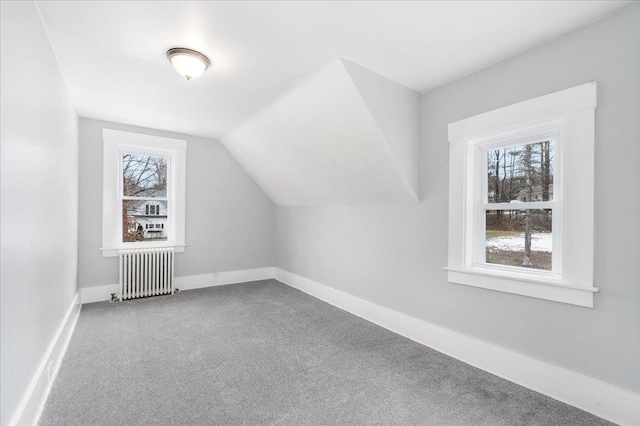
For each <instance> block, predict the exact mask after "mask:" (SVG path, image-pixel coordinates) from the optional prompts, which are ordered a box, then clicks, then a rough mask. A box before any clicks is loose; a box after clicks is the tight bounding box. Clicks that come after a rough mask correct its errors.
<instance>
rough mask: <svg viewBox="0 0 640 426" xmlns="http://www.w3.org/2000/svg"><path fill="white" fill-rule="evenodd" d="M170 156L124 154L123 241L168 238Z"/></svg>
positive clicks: (163, 239) (161, 239) (164, 239)
mask: <svg viewBox="0 0 640 426" xmlns="http://www.w3.org/2000/svg"><path fill="white" fill-rule="evenodd" d="M168 205H169V200H168V199H167V158H166V157H159V156H151V155H144V154H129V153H125V154H123V155H122V241H123V242H136V241H166V239H167V235H166V228H167V226H166V224H167V212H168V209H167V207H168Z"/></svg>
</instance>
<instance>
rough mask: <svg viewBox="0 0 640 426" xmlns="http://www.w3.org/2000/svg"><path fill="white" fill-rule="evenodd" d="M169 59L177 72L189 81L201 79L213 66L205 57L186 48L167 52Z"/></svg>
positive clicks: (175, 48)
mask: <svg viewBox="0 0 640 426" xmlns="http://www.w3.org/2000/svg"><path fill="white" fill-rule="evenodd" d="M167 58H168V59H169V61H171V65H173V68H174V69H175V70H176V72H177V73H178V74H180V75H181V76H183V77H184V78H186V79H187V80H191V79H192V78H196V77H200V76H201V75H202V73H203V72H205V70H206V69H207V68H209V66H210V65H211V61H210V60H209V58H207V57H206V56H205V55H203V54H202V53H200V52H197V51H195V50H192V49H187V48H184V47H174V48H173V49H169V50H167Z"/></svg>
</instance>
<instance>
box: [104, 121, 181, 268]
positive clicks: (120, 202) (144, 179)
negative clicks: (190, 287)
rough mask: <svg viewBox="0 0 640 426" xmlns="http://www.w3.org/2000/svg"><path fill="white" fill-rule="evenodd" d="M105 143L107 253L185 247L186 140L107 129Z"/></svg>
mask: <svg viewBox="0 0 640 426" xmlns="http://www.w3.org/2000/svg"><path fill="white" fill-rule="evenodd" d="M103 143H104V161H103V220H102V240H103V243H102V252H103V256H115V255H117V250H118V249H124V248H139V247H166V246H171V247H174V248H175V250H176V251H177V252H180V251H184V247H185V231H184V228H185V176H186V173H185V172H186V149H187V143H186V141H184V140H178V139H170V138H164V137H157V136H150V135H144V134H138V133H131V132H122V131H116V130H111V129H104V131H103Z"/></svg>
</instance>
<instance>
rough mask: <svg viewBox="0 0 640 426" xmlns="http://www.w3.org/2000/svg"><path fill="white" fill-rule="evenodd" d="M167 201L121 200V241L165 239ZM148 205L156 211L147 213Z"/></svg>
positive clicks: (148, 210)
mask: <svg viewBox="0 0 640 426" xmlns="http://www.w3.org/2000/svg"><path fill="white" fill-rule="evenodd" d="M167 205H168V203H167V201H156V200H154V199H149V200H123V201H122V242H125V243H130V242H135V241H166V240H167V234H166V231H165V223H167ZM150 206H157V207H154V209H156V213H152V214H148V213H149V212H150V209H149V207H150Z"/></svg>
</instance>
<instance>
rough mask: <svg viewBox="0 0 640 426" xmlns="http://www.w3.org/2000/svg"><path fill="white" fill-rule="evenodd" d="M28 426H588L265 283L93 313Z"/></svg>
mask: <svg viewBox="0 0 640 426" xmlns="http://www.w3.org/2000/svg"><path fill="white" fill-rule="evenodd" d="M40 424H41V425H65V426H73V425H83V426H84V425H87V426H88V425H110V426H111V425H141V424H145V425H211V424H222V425H237V424H278V425H307V424H314V425H358V424H385V425H386V424H402V425H411V424H415V425H492V426H495V425H601V424H609V423H607V422H605V421H604V420H602V419H599V418H597V417H595V416H593V415H591V414H588V413H586V412H584V411H581V410H579V409H577V408H574V407H571V406H569V405H566V404H563V403H561V402H558V401H556V400H553V399H551V398H548V397H546V396H543V395H541V394H538V393H536V392H533V391H530V390H528V389H525V388H523V387H520V386H518V385H515V384H513V383H511V382H508V381H506V380H503V379H500V378H498V377H496V376H493V375H491V374H489V373H486V372H484V371H482V370H478V369H476V368H474V367H471V366H469V365H467V364H464V363H462V362H460V361H457V360H455V359H453V358H450V357H448V356H445V355H443V354H441V353H439V352H436V351H434V350H431V349H429V348H426V347H424V346H421V345H419V344H417V343H415V342H413V341H411V340H408V339H405V338H403V337H400V336H398V335H396V334H394V333H392V332H390V331H388V330H385V329H383V328H380V327H378V326H376V325H374V324H371V323H369V322H367V321H364V320H362V319H360V318H358V317H355V316H353V315H351V314H349V313H346V312H344V311H342V310H340V309H337V308H335V307H333V306H331V305H328V304H326V303H324V302H321V301H319V300H317V299H315V298H313V297H311V296H309V295H306V294H304V293H302V292H299V291H297V290H295V289H292V288H290V287H288V286H286V285H284V284H281V283H279V282H277V281H275V280H268V281H259V282H255V283H247V284H235V285H229V286H224V287H211V288H207V289H201V290H192V291H184V292H181V293H179V294H176V295H173V296H165V297H155V298H150V299H143V300H136V301H128V302H122V303H108V302H104V303H94V304H90V305H85V306H83V308H82V312H81V314H80V319H79V320H78V324H77V327H76V330H75V334H74V335H73V338H72V340H71V343H70V345H69V348H68V350H67V354H66V356H65V358H64V360H63V363H62V366H61V368H60V372H59V374H58V377H57V379H56V381H55V383H54V385H53V389H52V391H51V394H50V397H49V400H48V402H47V404H46V406H45V409H44V412H43V415H42V418H41V421H40Z"/></svg>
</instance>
